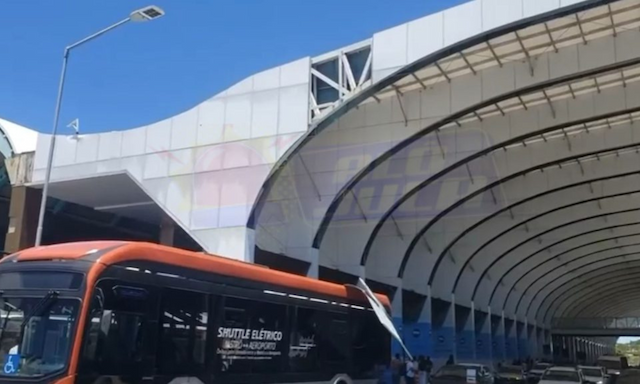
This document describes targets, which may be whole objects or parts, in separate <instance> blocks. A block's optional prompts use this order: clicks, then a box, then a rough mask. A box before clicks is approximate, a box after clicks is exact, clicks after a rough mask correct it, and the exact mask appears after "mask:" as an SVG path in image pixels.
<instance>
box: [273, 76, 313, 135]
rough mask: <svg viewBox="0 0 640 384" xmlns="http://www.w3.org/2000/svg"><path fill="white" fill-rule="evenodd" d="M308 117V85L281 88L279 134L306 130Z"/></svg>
mask: <svg viewBox="0 0 640 384" xmlns="http://www.w3.org/2000/svg"><path fill="white" fill-rule="evenodd" d="M308 118H309V89H308V87H307V86H306V85H298V86H295V87H287V88H280V97H279V118H278V134H279V135H281V134H287V133H293V132H304V131H306V130H307V127H308Z"/></svg>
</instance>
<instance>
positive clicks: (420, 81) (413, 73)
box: [411, 72, 427, 89]
mask: <svg viewBox="0 0 640 384" xmlns="http://www.w3.org/2000/svg"><path fill="white" fill-rule="evenodd" d="M411 76H412V77H413V78H414V79H415V81H417V82H418V84H420V86H421V87H422V89H427V86H426V85H425V84H424V82H423V81H422V80H420V78H419V77H418V76H417V75H416V73H415V72H411Z"/></svg>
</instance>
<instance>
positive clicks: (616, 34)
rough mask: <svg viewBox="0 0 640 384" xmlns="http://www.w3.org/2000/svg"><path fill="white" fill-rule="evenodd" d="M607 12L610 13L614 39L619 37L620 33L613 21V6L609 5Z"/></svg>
mask: <svg viewBox="0 0 640 384" xmlns="http://www.w3.org/2000/svg"><path fill="white" fill-rule="evenodd" d="M607 10H608V11H609V21H611V29H612V30H613V37H618V31H617V30H616V23H615V21H613V12H612V11H611V4H607Z"/></svg>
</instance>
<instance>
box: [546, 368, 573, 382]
mask: <svg viewBox="0 0 640 384" xmlns="http://www.w3.org/2000/svg"><path fill="white" fill-rule="evenodd" d="M542 380H547V381H561V382H567V383H579V382H580V376H579V375H578V372H573V371H555V370H550V371H547V373H545V374H544V375H542Z"/></svg>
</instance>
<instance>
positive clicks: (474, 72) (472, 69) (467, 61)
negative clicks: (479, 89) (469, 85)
mask: <svg viewBox="0 0 640 384" xmlns="http://www.w3.org/2000/svg"><path fill="white" fill-rule="evenodd" d="M460 57H461V58H462V60H463V61H464V63H465V64H466V65H467V68H469V70H470V71H471V73H473V74H474V75H477V73H476V70H475V69H474V68H473V65H471V63H470V62H469V60H467V56H465V55H464V52H462V51H460Z"/></svg>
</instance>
